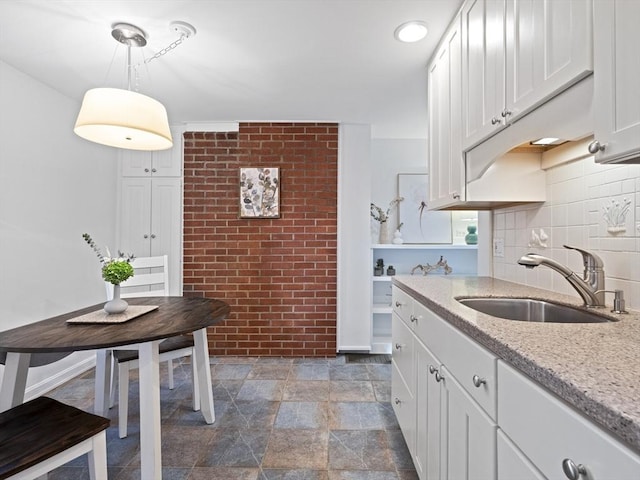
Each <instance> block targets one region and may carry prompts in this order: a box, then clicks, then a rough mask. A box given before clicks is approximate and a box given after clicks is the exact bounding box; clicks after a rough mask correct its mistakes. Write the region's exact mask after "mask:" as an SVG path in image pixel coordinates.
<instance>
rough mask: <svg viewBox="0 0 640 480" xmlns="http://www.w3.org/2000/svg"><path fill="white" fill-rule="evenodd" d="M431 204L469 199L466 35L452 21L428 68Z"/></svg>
mask: <svg viewBox="0 0 640 480" xmlns="http://www.w3.org/2000/svg"><path fill="white" fill-rule="evenodd" d="M428 72H429V75H428V101H429V173H430V175H429V208H431V209H437V208H442V207H446V206H449V205H452V204H456V203H459V202H461V201H464V200H465V188H464V183H465V179H464V169H463V162H464V160H463V155H462V130H461V122H460V118H461V114H462V78H461V75H462V38H461V31H460V16H458V17H456V19H455V20H454V21H453V23H452V24H451V26H450V28H449V31H448V32H447V34H446V35H445V37H444V41H443V42H442V43H441V45H440V48H439V50H438V51H437V53H436V55H435V56H434V58H433V60H432V62H431V63H430V64H429V69H428Z"/></svg>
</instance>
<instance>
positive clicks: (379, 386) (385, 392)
mask: <svg viewBox="0 0 640 480" xmlns="http://www.w3.org/2000/svg"><path fill="white" fill-rule="evenodd" d="M371 385H372V386H373V393H375V395H376V400H377V401H378V402H385V403H388V402H390V401H391V383H390V382H383V381H380V380H374V381H372V382H371Z"/></svg>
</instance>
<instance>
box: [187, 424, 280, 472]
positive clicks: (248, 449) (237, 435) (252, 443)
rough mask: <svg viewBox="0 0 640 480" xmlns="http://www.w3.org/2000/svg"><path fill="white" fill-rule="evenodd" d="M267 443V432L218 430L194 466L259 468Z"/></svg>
mask: <svg viewBox="0 0 640 480" xmlns="http://www.w3.org/2000/svg"><path fill="white" fill-rule="evenodd" d="M268 441H269V430H262V429H260V430H247V429H245V430H241V431H237V430H235V429H230V428H218V429H216V431H215V435H214V436H213V438H212V439H211V442H210V443H209V444H208V445H206V447H205V450H204V453H203V454H202V455H201V457H200V459H199V460H198V461H197V463H196V465H197V466H199V467H212V466H227V467H259V466H260V464H261V463H262V457H263V456H264V452H265V450H266V448H267V442H268ZM194 463H195V462H194Z"/></svg>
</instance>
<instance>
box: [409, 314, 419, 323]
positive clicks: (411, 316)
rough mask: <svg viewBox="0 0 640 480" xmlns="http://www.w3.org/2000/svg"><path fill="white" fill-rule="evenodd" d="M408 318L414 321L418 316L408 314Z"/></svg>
mask: <svg viewBox="0 0 640 480" xmlns="http://www.w3.org/2000/svg"><path fill="white" fill-rule="evenodd" d="M409 320H411V321H412V322H415V321H416V320H418V317H416V316H415V315H410V316H409Z"/></svg>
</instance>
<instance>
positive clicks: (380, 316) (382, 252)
mask: <svg viewBox="0 0 640 480" xmlns="http://www.w3.org/2000/svg"><path fill="white" fill-rule="evenodd" d="M477 252H478V246H477V245H458V244H413V243H409V244H402V245H396V244H393V243H384V244H381V243H377V244H373V245H371V273H370V278H371V302H370V314H369V318H370V319H371V349H370V353H372V354H382V353H386V354H389V353H391V321H392V312H393V309H392V307H391V279H392V278H393V277H394V276H393V275H387V274H386V272H387V267H388V266H390V265H393V267H394V268H395V270H396V275H409V274H410V273H411V269H413V267H415V266H416V265H419V264H420V265H425V264H426V263H429V264H431V265H434V264H436V263H437V262H438V260H439V259H440V257H441V256H442V257H444V259H445V260H446V261H447V263H448V264H449V266H450V267H451V268H452V269H453V272H452V273H451V275H471V276H474V275H477V272H478V255H477ZM379 258H381V259H382V260H383V261H384V274H383V275H381V276H375V275H373V267H374V265H375V263H376V260H378V259H379ZM414 275H422V273H419V272H416V273H415V274H414ZM428 275H444V272H442V271H435V272H430V273H429V274H428Z"/></svg>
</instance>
